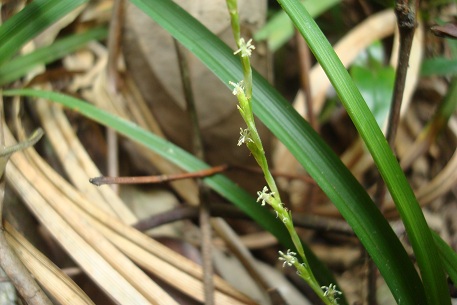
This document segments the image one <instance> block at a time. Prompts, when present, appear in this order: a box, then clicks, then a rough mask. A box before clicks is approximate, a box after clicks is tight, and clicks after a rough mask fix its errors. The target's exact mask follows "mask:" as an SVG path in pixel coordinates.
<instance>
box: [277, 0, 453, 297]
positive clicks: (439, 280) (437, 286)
mask: <svg viewBox="0 0 457 305" xmlns="http://www.w3.org/2000/svg"><path fill="white" fill-rule="evenodd" d="M278 2H279V3H280V4H281V6H282V7H283V9H284V10H285V11H286V12H287V14H288V15H289V16H290V17H291V19H292V20H293V22H294V24H295V25H296V27H297V28H298V30H299V31H300V33H301V34H302V35H303V37H304V38H305V40H306V41H307V43H308V45H309V47H310V49H311V51H312V52H313V53H314V55H315V56H316V59H317V60H318V61H319V63H320V64H321V66H322V68H323V69H324V71H325V72H326V74H327V76H328V77H329V79H330V81H331V83H332V84H333V86H334V87H335V90H336V91H337V93H338V95H339V97H340V100H341V101H342V102H343V104H344V106H345V108H346V110H347V112H348V114H349V116H350V117H351V119H352V121H353V122H354V125H355V126H356V128H357V129H358V131H359V133H360V135H361V137H362V138H363V140H364V142H365V144H366V145H367V147H368V149H369V150H370V153H371V155H372V156H373V159H374V161H375V163H376V165H377V167H378V169H379V171H380V173H381V175H382V177H383V179H384V181H385V182H386V185H387V187H388V189H389V191H390V193H391V195H392V198H393V199H394V202H395V204H396V206H397V209H398V210H399V212H400V215H401V218H402V220H403V222H404V224H405V228H406V231H407V233H408V236H409V238H410V240H411V244H412V246H413V249H414V252H415V255H416V257H417V262H418V265H419V268H420V271H421V275H422V280H423V282H424V288H425V291H426V297H427V302H428V304H429V305H434V304H450V297H449V294H448V292H447V291H446V290H447V289H446V279H445V276H444V272H443V271H442V270H443V269H442V266H441V262H440V260H437V259H436V257H438V253H437V249H436V247H435V246H434V243H433V238H432V236H431V233H430V230H429V228H428V225H427V223H426V221H425V217H424V215H423V213H422V211H421V209H420V206H419V204H418V202H417V199H416V197H415V196H414V193H413V191H412V189H411V187H410V185H409V184H408V182H407V180H406V177H405V176H404V174H403V172H402V171H401V168H400V166H399V164H398V162H397V160H396V158H395V156H394V155H393V153H392V151H391V150H390V148H389V146H388V144H387V141H386V139H385V138H384V136H383V134H382V132H381V130H380V129H379V127H378V126H377V124H376V121H375V119H374V118H373V115H372V114H371V112H370V111H369V109H368V107H367V105H366V103H365V102H364V100H363V98H362V96H361V94H360V92H359V91H358V90H357V88H356V87H355V85H354V82H353V81H352V79H351V78H350V76H349V74H348V72H347V71H346V69H345V68H344V66H343V64H342V63H341V61H340V60H339V59H338V57H337V56H336V54H335V52H334V50H333V48H332V47H331V45H330V44H329V42H328V41H327V39H326V38H325V36H324V35H323V33H322V32H321V31H320V30H319V28H318V26H317V25H316V23H315V22H314V20H313V19H312V18H311V17H310V16H309V14H308V12H307V11H306V10H305V9H304V8H303V7H302V6H301V5H300V3H299V1H297V0H279V1H278ZM378 267H379V265H378ZM388 284H389V283H388ZM392 289H393V287H391V291H393V290H392ZM404 297H405V296H404V295H403V296H402V295H397V296H396V299H397V302H400V300H402V299H403V298H404ZM422 302H423V301H422Z"/></svg>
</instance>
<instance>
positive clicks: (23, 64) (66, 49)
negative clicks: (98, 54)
mask: <svg viewBox="0 0 457 305" xmlns="http://www.w3.org/2000/svg"><path fill="white" fill-rule="evenodd" d="M107 33H108V30H107V29H106V28H96V29H91V30H89V31H87V32H85V33H82V34H77V35H73V36H71V37H66V38H62V39H60V40H57V41H56V42H54V43H53V44H51V45H50V46H48V47H43V48H40V49H37V50H35V51H33V52H32V53H30V54H27V55H23V56H20V57H16V58H14V59H13V60H11V61H8V62H6V63H4V64H3V65H2V66H0V86H2V85H5V84H7V83H9V82H11V81H14V80H17V79H18V78H20V77H22V76H24V75H25V74H27V73H28V72H29V71H30V70H31V69H33V68H34V67H36V66H38V65H43V64H48V63H51V62H53V61H55V60H57V59H59V58H62V57H63V56H65V55H66V54H68V53H71V52H73V51H76V50H77V49H79V48H81V47H82V46H84V45H85V44H86V43H88V42H89V41H91V40H94V39H95V40H99V39H103V38H105V37H106V35H107Z"/></svg>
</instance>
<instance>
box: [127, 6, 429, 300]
mask: <svg viewBox="0 0 457 305" xmlns="http://www.w3.org/2000/svg"><path fill="white" fill-rule="evenodd" d="M131 2H133V3H134V4H135V5H137V6H138V7H139V8H140V9H142V10H143V11H144V12H145V13H147V14H148V15H149V16H150V17H151V18H152V19H154V20H155V21H156V22H157V23H159V24H160V25H161V26H162V27H163V28H165V29H166V30H167V31H168V32H170V33H171V34H172V35H173V36H174V37H175V38H176V39H177V40H179V41H180V42H181V43H182V44H183V45H184V46H185V47H187V48H188V49H189V50H191V51H192V52H193V53H194V54H195V55H196V56H197V57H198V58H199V59H200V60H201V61H202V62H203V63H205V65H207V66H208V68H209V69H210V70H212V71H213V72H214V73H215V74H216V75H217V76H218V77H219V78H220V79H221V80H222V82H224V83H225V84H228V82H229V81H238V80H240V79H242V73H241V70H240V64H239V62H238V60H237V59H236V58H235V57H233V56H232V51H231V50H230V49H228V48H227V46H226V45H225V44H223V43H222V42H221V41H220V40H219V39H218V38H217V37H215V36H214V35H213V34H212V33H210V32H209V31H208V30H207V29H206V28H205V27H204V26H202V25H201V24H200V23H199V22H198V21H196V20H195V19H194V18H193V17H191V16H190V15H189V14H188V13H187V12H185V11H184V10H182V9H181V8H180V7H179V6H177V5H176V4H174V3H173V2H171V1H166V0H161V1H159V0H156V1H146V0H131ZM297 5H298V6H300V10H304V8H303V6H302V5H301V4H300V3H298V2H297ZM298 12H300V11H298ZM305 12H306V11H305ZM288 13H289V14H290V12H289V11H288ZM297 18H302V17H298V16H295V17H294V18H292V20H293V21H294V22H297V21H296V19H297ZM311 20H312V19H311ZM316 30H318V28H317V26H315V25H314V29H313V31H316ZM319 39H320V40H325V41H326V39H325V37H320V38H319ZM315 51H316V50H315ZM333 80H334V79H333ZM344 80H345V79H344V78H343V79H342V81H344ZM253 88H254V89H253V90H254V91H253V97H254V105H253V108H254V112H255V113H256V115H257V116H258V117H259V118H260V119H261V120H262V121H263V122H264V123H265V124H266V125H267V126H268V128H269V129H270V130H271V131H272V132H273V133H274V134H275V135H276V136H277V137H278V138H279V139H280V140H281V141H282V142H283V143H284V144H285V145H286V147H288V149H289V150H290V151H291V152H292V154H294V156H295V157H296V158H297V160H298V161H299V162H300V163H301V164H302V165H303V166H304V167H305V168H306V170H307V171H308V172H309V173H310V175H311V176H312V177H313V178H314V179H315V180H316V182H317V183H318V184H319V186H320V187H321V188H322V189H323V190H324V192H325V193H326V194H327V195H328V197H329V198H330V199H331V200H332V202H333V203H334V204H335V205H336V206H337V208H338V209H339V211H340V212H341V214H342V215H343V216H344V217H345V219H346V220H347V221H348V223H349V224H350V225H351V226H352V228H353V229H354V231H355V233H356V234H357V235H358V236H359V238H360V240H361V241H362V243H363V244H364V246H365V248H366V249H367V251H368V252H369V253H370V255H371V256H372V258H373V260H374V261H375V262H376V264H377V266H378V268H379V270H380V272H381V273H382V274H383V276H384V278H385V279H386V282H387V283H388V285H389V287H390V289H391V291H392V293H393V295H394V297H395V299H396V300H397V302H400V303H402V304H425V302H426V301H425V300H424V299H425V296H424V288H423V286H422V283H421V281H420V279H419V277H418V275H417V273H416V271H415V269H414V267H413V265H412V263H411V262H410V260H409V258H408V256H407V255H406V252H405V251H404V249H403V247H402V246H401V244H400V242H399V240H398V239H397V237H396V236H395V234H394V233H393V231H392V229H391V228H390V226H389V225H388V223H387V221H386V220H385V219H384V218H383V216H382V215H381V214H380V212H379V211H378V210H377V208H376V207H375V205H374V204H373V202H372V200H371V199H370V197H369V196H368V194H367V193H366V192H365V190H364V189H363V187H362V186H361V185H360V184H359V183H358V182H357V180H356V179H355V178H354V177H353V176H352V175H351V173H350V172H349V171H348V170H347V168H345V167H344V165H343V164H342V163H341V161H340V160H339V159H338V158H337V157H336V155H335V154H334V153H333V152H332V151H331V150H330V149H329V148H328V146H326V145H325V144H324V143H323V141H322V139H321V138H320V137H319V136H318V135H317V134H316V133H315V132H314V131H313V130H312V128H311V127H310V126H309V125H308V124H307V123H306V122H305V121H304V120H303V119H302V118H301V117H300V116H299V115H298V114H297V113H296V112H295V111H294V110H293V109H292V107H291V106H290V104H288V103H287V101H285V100H284V98H283V97H281V96H280V94H279V93H278V92H277V91H275V90H274V89H273V88H272V87H271V86H270V85H269V84H268V83H267V82H266V81H265V80H264V79H263V78H262V77H261V76H259V75H258V74H257V73H254V86H253ZM357 92H358V91H357ZM359 95H360V94H359ZM362 101H363V100H362ZM365 107H366V105H365ZM356 110H357V109H356ZM356 112H357V111H356ZM353 114H354V113H351V115H353ZM369 115H370V116H371V118H372V115H371V113H370V114H369ZM375 124H376V123H375ZM387 152H390V150H387ZM384 153H385V152H384ZM390 154H391V155H392V153H391V152H390ZM391 157H392V158H393V155H392V156H391ZM400 174H401V175H403V174H402V173H400ZM403 177H404V176H403ZM408 188H409V186H408ZM419 212H420V210H419ZM419 215H420V216H421V215H422V214H421V213H420V214H419ZM420 216H419V217H420ZM422 217H423V216H422ZM427 234H428V235H429V236H430V233H429V232H427Z"/></svg>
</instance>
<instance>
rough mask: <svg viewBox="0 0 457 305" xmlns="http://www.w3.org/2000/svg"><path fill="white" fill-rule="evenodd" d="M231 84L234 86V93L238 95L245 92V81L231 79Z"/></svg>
mask: <svg viewBox="0 0 457 305" xmlns="http://www.w3.org/2000/svg"><path fill="white" fill-rule="evenodd" d="M229 85H232V86H233V91H232V94H233V95H238V94H241V93H244V82H243V81H240V82H239V83H234V82H232V81H229Z"/></svg>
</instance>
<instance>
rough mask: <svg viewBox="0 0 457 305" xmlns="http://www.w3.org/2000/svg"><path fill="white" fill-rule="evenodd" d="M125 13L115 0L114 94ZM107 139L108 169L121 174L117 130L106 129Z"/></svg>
mask: <svg viewBox="0 0 457 305" xmlns="http://www.w3.org/2000/svg"><path fill="white" fill-rule="evenodd" d="M123 15H124V1H123V0H114V4H113V11H112V17H111V22H110V27H109V35H108V62H107V70H106V73H107V87H108V91H110V92H111V93H112V94H118V92H119V85H120V77H119V73H118V69H117V64H118V60H119V55H120V49H121V47H120V46H121V43H120V41H121V33H122V21H123ZM106 141H107V146H108V149H107V169H108V175H109V176H118V175H119V162H118V157H119V147H118V137H117V134H116V132H115V131H114V130H113V129H111V128H108V129H107V131H106ZM111 188H112V189H113V191H114V192H115V193H118V192H119V186H118V185H117V184H113V185H111Z"/></svg>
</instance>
